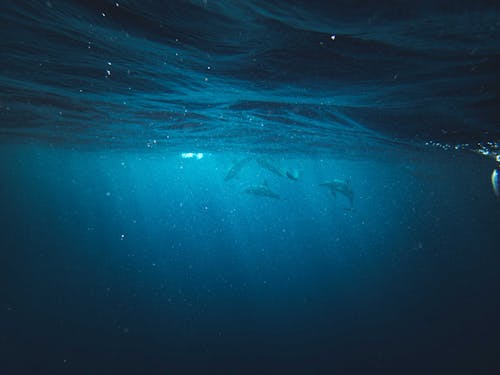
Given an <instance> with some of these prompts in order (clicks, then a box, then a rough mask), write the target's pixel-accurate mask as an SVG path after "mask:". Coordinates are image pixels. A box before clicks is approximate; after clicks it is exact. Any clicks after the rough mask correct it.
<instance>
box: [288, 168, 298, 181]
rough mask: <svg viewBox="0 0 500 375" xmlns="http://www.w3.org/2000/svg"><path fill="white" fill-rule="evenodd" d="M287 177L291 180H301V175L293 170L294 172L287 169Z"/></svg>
mask: <svg viewBox="0 0 500 375" xmlns="http://www.w3.org/2000/svg"><path fill="white" fill-rule="evenodd" d="M285 176H286V177H288V178H289V179H290V180H294V181H297V180H298V179H299V176H300V173H299V171H298V170H296V169H292V170H289V169H287V170H286V171H285Z"/></svg>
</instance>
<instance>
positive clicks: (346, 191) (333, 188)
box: [319, 179, 354, 208]
mask: <svg viewBox="0 0 500 375" xmlns="http://www.w3.org/2000/svg"><path fill="white" fill-rule="evenodd" d="M319 186H324V187H326V188H328V189H329V190H330V193H332V195H333V196H334V197H336V196H337V193H340V194H342V195H344V196H345V197H346V198H347V199H349V202H351V208H352V207H353V205H354V191H353V190H352V186H351V182H350V181H349V180H337V179H335V180H332V181H326V182H323V183H322V184H319Z"/></svg>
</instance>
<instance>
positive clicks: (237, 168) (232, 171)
mask: <svg viewBox="0 0 500 375" xmlns="http://www.w3.org/2000/svg"><path fill="white" fill-rule="evenodd" d="M250 160H252V158H243V159H241V160H239V161H237V162H236V163H234V164H233V166H232V167H231V168H229V171H228V172H227V174H226V177H224V181H229V180H231V179H233V178H235V177H236V176H237V175H238V174H239V173H240V172H241V170H242V169H243V167H244V166H245V165H247V163H248V162H249V161H250Z"/></svg>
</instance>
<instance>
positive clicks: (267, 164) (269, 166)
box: [257, 158, 285, 177]
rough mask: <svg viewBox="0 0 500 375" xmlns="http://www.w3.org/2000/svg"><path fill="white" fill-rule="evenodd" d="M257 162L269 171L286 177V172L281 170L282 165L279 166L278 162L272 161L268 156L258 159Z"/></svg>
mask: <svg viewBox="0 0 500 375" xmlns="http://www.w3.org/2000/svg"><path fill="white" fill-rule="evenodd" d="M257 163H258V164H259V165H260V166H261V167H262V168H264V169H267V170H268V171H269V172H271V173H274V174H275V175H277V176H280V177H284V176H285V172H283V171H282V170H281V168H280V167H278V166H277V165H276V164H274V163H273V162H271V161H270V160H269V159H267V158H259V159H257Z"/></svg>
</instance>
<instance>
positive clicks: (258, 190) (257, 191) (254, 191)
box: [243, 181, 280, 199]
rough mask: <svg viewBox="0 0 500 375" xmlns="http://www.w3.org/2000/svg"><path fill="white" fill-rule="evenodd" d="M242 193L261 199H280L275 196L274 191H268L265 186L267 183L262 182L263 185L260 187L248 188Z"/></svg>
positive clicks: (267, 187)
mask: <svg viewBox="0 0 500 375" xmlns="http://www.w3.org/2000/svg"><path fill="white" fill-rule="evenodd" d="M243 192H244V193H247V194H251V195H258V196H261V197H268V198H274V199H280V196H279V195H278V194H276V193H275V192H274V191H272V190H271V189H269V186H268V185H267V181H264V183H263V184H262V185H252V186H249V187H247V188H246V189H245V190H243Z"/></svg>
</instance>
